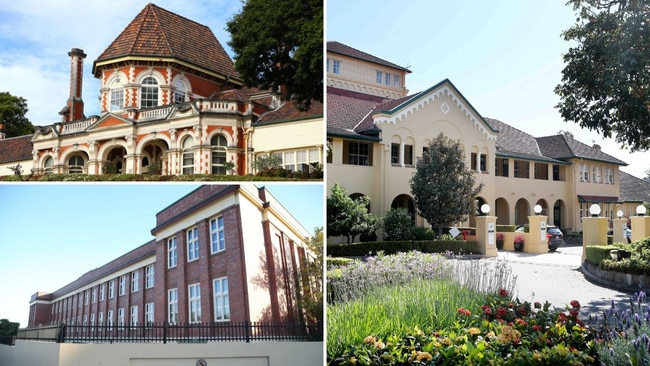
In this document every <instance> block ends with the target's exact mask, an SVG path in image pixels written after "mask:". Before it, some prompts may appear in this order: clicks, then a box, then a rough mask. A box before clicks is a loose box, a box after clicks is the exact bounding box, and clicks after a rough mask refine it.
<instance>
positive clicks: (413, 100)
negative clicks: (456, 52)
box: [373, 79, 499, 140]
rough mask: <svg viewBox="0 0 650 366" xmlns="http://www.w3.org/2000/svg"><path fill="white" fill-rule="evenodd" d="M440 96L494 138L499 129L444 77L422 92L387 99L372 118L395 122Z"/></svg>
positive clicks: (377, 121) (381, 121)
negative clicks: (444, 97)
mask: <svg viewBox="0 0 650 366" xmlns="http://www.w3.org/2000/svg"><path fill="white" fill-rule="evenodd" d="M441 96H450V97H451V99H452V100H453V102H454V103H455V104H456V106H457V107H459V108H460V109H461V110H462V111H463V112H464V113H465V116H466V117H467V118H469V120H470V121H471V122H472V123H473V124H474V126H476V127H477V128H478V129H479V130H481V132H482V133H483V134H484V135H485V136H486V137H487V138H488V139H492V140H495V139H496V137H497V133H498V132H499V131H498V130H497V129H494V128H493V127H492V126H491V125H490V124H489V123H487V122H486V121H485V119H483V117H482V116H481V115H480V114H479V113H478V112H477V111H476V109H474V107H473V106H472V105H471V104H470V103H469V101H468V100H467V99H466V98H465V97H464V96H463V94H461V93H460V91H458V89H457V88H456V86H454V84H453V83H452V82H451V81H449V79H445V80H443V81H441V82H439V83H438V84H436V85H434V86H432V87H431V88H429V89H427V90H425V91H423V92H420V93H417V94H414V95H412V96H409V97H406V98H402V99H399V100H395V101H388V102H386V103H385V104H384V105H381V106H378V107H377V108H376V109H375V111H374V112H373V118H374V120H375V123H397V121H399V120H401V119H403V118H407V117H408V115H409V114H410V113H412V112H414V111H417V110H419V109H421V108H422V107H424V106H425V105H427V104H429V103H431V102H432V101H433V100H435V99H436V98H439V97H441Z"/></svg>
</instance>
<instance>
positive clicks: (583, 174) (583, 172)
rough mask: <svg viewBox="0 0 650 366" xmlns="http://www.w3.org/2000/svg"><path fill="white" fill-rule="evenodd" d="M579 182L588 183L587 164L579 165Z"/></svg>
mask: <svg viewBox="0 0 650 366" xmlns="http://www.w3.org/2000/svg"><path fill="white" fill-rule="evenodd" d="M580 181H581V182H589V165H587V164H581V165H580Z"/></svg>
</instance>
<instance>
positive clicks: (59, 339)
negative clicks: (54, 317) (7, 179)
mask: <svg viewBox="0 0 650 366" xmlns="http://www.w3.org/2000/svg"><path fill="white" fill-rule="evenodd" d="M65 330H66V325H65V324H63V323H62V324H59V334H58V335H57V337H56V343H64V342H65Z"/></svg>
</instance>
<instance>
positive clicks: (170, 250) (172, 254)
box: [167, 237, 178, 268]
mask: <svg viewBox="0 0 650 366" xmlns="http://www.w3.org/2000/svg"><path fill="white" fill-rule="evenodd" d="M176 250H177V246H176V237H173V238H169V239H167V268H174V267H176V265H177V264H178V253H177V251H176Z"/></svg>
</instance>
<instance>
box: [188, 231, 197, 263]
mask: <svg viewBox="0 0 650 366" xmlns="http://www.w3.org/2000/svg"><path fill="white" fill-rule="evenodd" d="M186 237H187V262H188V263H189V262H194V261H195V260H198V259H199V228H198V227H196V226H195V227H193V228H191V229H188V230H187V234H186Z"/></svg>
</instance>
